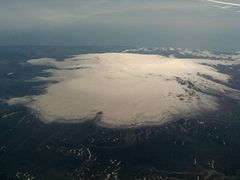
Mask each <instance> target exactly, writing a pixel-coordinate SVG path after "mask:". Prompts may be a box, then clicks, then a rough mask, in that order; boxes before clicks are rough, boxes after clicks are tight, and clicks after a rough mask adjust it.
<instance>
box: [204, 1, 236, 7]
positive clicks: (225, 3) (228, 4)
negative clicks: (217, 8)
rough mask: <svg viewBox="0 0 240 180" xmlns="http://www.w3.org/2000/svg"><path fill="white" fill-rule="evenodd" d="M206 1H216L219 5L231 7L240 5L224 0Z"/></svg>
mask: <svg viewBox="0 0 240 180" xmlns="http://www.w3.org/2000/svg"><path fill="white" fill-rule="evenodd" d="M207 1H208V2H212V3H216V4H221V5H227V6H232V7H240V4H237V3H231V2H226V1H216V0H207Z"/></svg>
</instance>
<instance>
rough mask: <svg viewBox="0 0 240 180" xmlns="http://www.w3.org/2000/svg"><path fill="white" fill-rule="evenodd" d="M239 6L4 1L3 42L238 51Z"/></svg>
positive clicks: (189, 1) (196, 1)
mask: <svg viewBox="0 0 240 180" xmlns="http://www.w3.org/2000/svg"><path fill="white" fill-rule="evenodd" d="M239 6H240V2H239V0H224V1H214V0H121V1H118V0H68V1H66V0H41V1H38V0H21V1H19V0H7V1H5V0H0V27H1V28H0V44H1V45H66V46H67V45H99V46H101V45H125V46H136V47H142V46H144V47H180V48H192V49H204V50H208V49H209V50H220V51H239V50H240V23H239V22H240V21H239V20H240V7H239Z"/></svg>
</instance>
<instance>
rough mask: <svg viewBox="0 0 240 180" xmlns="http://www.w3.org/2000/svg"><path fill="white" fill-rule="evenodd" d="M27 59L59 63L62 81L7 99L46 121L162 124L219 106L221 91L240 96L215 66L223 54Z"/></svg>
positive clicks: (58, 75) (57, 73) (55, 76)
mask: <svg viewBox="0 0 240 180" xmlns="http://www.w3.org/2000/svg"><path fill="white" fill-rule="evenodd" d="M28 63H31V64H32V65H48V66H49V67H54V69H52V70H51V71H52V76H51V77H49V80H55V81H58V82H57V83H54V84H49V87H48V88H47V92H46V93H45V94H43V95H39V96H33V97H22V98H13V99H10V100H9V101H8V103H9V104H11V105H13V104H24V105H26V106H28V107H30V108H31V109H33V110H34V111H35V112H37V113H38V114H39V115H40V118H41V119H42V120H43V121H45V122H53V121H65V122H71V121H73V120H74V121H80V122H81V121H85V120H91V119H94V118H96V117H98V118H99V121H98V123H99V124H101V125H104V126H107V127H132V126H133V127H135V126H140V125H143V124H163V123H166V122H171V121H173V120H177V119H180V118H192V117H196V116H198V115H200V114H201V113H202V112H204V113H206V112H213V111H216V110H217V109H218V97H219V95H220V96H225V97H226V98H231V99H238V100H239V99H240V92H239V91H238V90H235V89H232V88H230V87H228V86H227V83H228V81H229V79H230V78H231V77H229V76H228V75H226V74H222V73H220V72H218V71H217V70H216V69H215V68H213V67H212V65H216V64H222V65H225V63H226V62H225V61H222V60H214V61H213V60H201V59H198V60H197V59H195V60H194V59H180V58H168V57H163V56H159V55H146V54H131V53H104V54H87V55H79V56H75V57H73V58H70V59H66V60H65V61H61V62H60V61H55V60H54V59H46V58H43V59H36V60H30V61H28ZM230 63H231V62H230ZM232 63H233V62H232ZM235 63H236V62H235ZM209 77H210V78H209ZM44 80H45V79H44Z"/></svg>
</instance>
